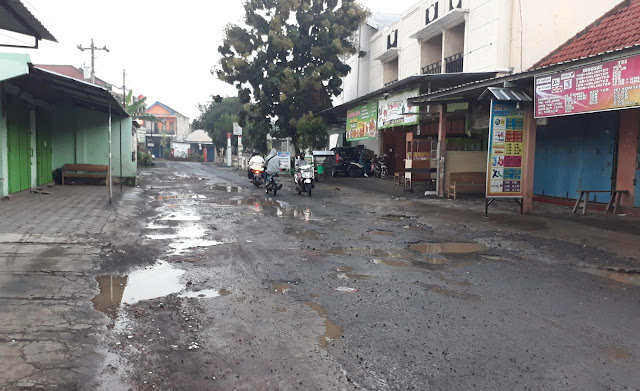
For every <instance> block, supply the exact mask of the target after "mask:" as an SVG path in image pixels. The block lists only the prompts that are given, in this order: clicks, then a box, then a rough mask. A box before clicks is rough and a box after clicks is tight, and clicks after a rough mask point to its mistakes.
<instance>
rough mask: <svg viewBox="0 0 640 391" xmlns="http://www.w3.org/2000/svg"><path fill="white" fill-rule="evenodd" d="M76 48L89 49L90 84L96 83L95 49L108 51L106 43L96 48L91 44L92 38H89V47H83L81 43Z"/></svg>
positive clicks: (82, 50)
mask: <svg viewBox="0 0 640 391" xmlns="http://www.w3.org/2000/svg"><path fill="white" fill-rule="evenodd" d="M78 49H80V51H81V52H84V51H85V50H90V51H91V84H96V67H95V65H96V64H95V62H96V53H95V52H96V50H104V51H105V52H107V53H109V49H107V45H105V46H104V47H102V48H98V47H96V46H95V45H94V44H93V38H91V45H90V46H89V47H83V46H82V45H78Z"/></svg>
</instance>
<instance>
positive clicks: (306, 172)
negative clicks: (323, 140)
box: [293, 164, 316, 197]
mask: <svg viewBox="0 0 640 391" xmlns="http://www.w3.org/2000/svg"><path fill="white" fill-rule="evenodd" d="M293 182H294V184H295V186H296V191H297V192H298V194H300V193H307V195H308V196H309V197H311V190H312V189H313V188H314V187H315V186H316V185H315V183H313V166H311V165H308V164H307V165H304V166H296V172H295V175H294V176H293Z"/></svg>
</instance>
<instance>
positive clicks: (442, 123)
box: [437, 104, 447, 197]
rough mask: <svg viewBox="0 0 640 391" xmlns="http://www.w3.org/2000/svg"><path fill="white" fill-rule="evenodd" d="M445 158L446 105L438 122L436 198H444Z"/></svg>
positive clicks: (441, 107)
mask: <svg viewBox="0 0 640 391" xmlns="http://www.w3.org/2000/svg"><path fill="white" fill-rule="evenodd" d="M445 156H447V105H446V104H442V105H440V119H439V122H438V172H437V183H438V197H444V171H445V169H444V165H445Z"/></svg>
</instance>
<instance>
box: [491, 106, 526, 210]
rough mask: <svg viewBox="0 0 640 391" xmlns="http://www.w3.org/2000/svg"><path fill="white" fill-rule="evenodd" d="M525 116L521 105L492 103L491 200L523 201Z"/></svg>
mask: <svg viewBox="0 0 640 391" xmlns="http://www.w3.org/2000/svg"><path fill="white" fill-rule="evenodd" d="M525 129H526V127H525V112H524V109H522V108H518V103H516V102H509V101H499V100H491V124H490V127H489V151H488V162H487V198H522V197H523V195H524V193H523V191H522V181H523V178H522V175H523V171H524V162H525V160H524V151H525V149H526V148H525V147H526V146H525V145H524V140H525V137H524V132H525V131H526V130H525Z"/></svg>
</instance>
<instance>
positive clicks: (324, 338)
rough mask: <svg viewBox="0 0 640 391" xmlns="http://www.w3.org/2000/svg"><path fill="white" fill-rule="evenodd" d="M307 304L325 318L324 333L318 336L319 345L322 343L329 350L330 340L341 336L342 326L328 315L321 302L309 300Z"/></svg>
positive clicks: (321, 345) (321, 346) (322, 346)
mask: <svg viewBox="0 0 640 391" xmlns="http://www.w3.org/2000/svg"><path fill="white" fill-rule="evenodd" d="M305 304H306V305H307V306H309V307H310V308H312V309H313V310H315V311H316V312H317V313H318V315H320V317H321V318H323V319H324V334H322V335H321V336H319V337H318V345H320V348H322V349H325V350H327V346H328V345H329V342H330V341H332V340H334V339H336V338H340V336H341V335H342V328H340V326H338V325H337V324H335V323H333V321H332V320H331V319H329V318H328V317H327V311H326V310H325V309H324V307H322V306H321V305H320V304H318V303H314V302H312V301H307V302H306V303H305Z"/></svg>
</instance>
